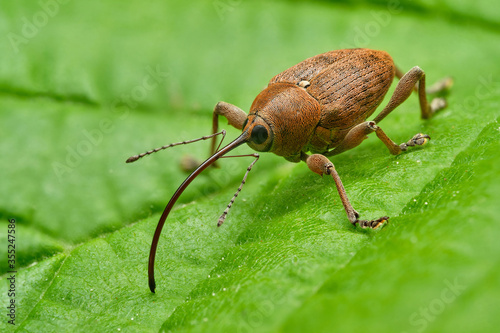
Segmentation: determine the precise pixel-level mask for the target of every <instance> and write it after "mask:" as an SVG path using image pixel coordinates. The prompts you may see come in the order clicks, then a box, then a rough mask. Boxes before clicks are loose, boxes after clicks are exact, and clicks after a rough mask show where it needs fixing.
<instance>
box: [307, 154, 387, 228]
mask: <svg viewBox="0 0 500 333" xmlns="http://www.w3.org/2000/svg"><path fill="white" fill-rule="evenodd" d="M302 160H303V161H305V162H306V163H307V166H308V167H309V169H311V171H313V172H315V173H317V174H318V175H320V176H323V175H331V176H332V178H333V180H334V181H335V185H336V186H337V191H338V192H339V195H340V200H341V201H342V205H344V209H345V212H346V213H347V218H348V219H349V221H350V222H351V223H352V224H353V225H354V226H355V225H356V224H357V223H359V225H360V226H361V227H362V228H372V229H376V228H378V227H379V226H381V225H382V224H383V223H384V222H386V221H387V220H388V219H389V217H388V216H383V217H381V218H379V219H376V220H371V221H367V220H359V213H358V212H357V211H356V210H355V209H354V208H353V207H352V205H351V203H350V202H349V199H348V198H347V193H346V191H345V189H344V185H343V184H342V181H341V180H340V176H339V174H338V173H337V170H335V167H334V166H333V163H332V162H330V160H329V159H328V158H326V157H325V156H323V155H320V154H313V155H307V154H305V153H303V154H302Z"/></svg>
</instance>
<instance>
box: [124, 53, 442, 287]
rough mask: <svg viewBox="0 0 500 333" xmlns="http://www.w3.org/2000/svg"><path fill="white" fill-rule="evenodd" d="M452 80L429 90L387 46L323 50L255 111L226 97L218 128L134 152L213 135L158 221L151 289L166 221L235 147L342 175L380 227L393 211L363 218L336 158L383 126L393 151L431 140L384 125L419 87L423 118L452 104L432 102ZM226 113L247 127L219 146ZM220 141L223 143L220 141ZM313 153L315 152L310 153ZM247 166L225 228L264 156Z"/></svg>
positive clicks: (265, 95) (282, 78)
mask: <svg viewBox="0 0 500 333" xmlns="http://www.w3.org/2000/svg"><path fill="white" fill-rule="evenodd" d="M394 77H397V78H398V79H399V82H398V84H397V86H396V88H395V90H394V93H393V95H392V96H391V98H390V100H389V102H388V104H387V105H386V106H385V107H384V109H383V110H382V111H381V112H380V113H379V114H378V115H377V116H376V117H375V118H374V119H373V120H370V121H367V120H366V119H367V118H368V117H370V116H371V115H372V114H373V113H374V111H375V109H376V108H377V107H378V106H379V104H380V103H381V102H382V100H383V99H384V96H385V95H386V93H387V91H388V90H389V87H390V85H391V83H392V81H393V79H394ZM451 85H452V80H451V79H450V78H445V79H443V80H440V81H438V82H437V83H436V84H435V85H433V86H432V87H431V88H430V89H428V90H427V92H426V89H425V73H424V71H423V70H422V69H420V68H419V67H418V66H416V67H413V68H412V69H411V70H410V71H408V72H407V73H406V74H404V75H403V72H401V71H400V70H399V69H398V68H397V67H396V66H395V65H394V62H393V60H392V58H391V57H390V56H389V54H387V53H386V52H384V51H375V50H369V49H345V50H338V51H331V52H327V53H323V54H320V55H317V56H314V57H311V58H309V59H306V60H304V61H302V62H300V63H299V64H297V65H295V66H293V67H291V68H289V69H287V70H285V71H284V72H282V73H280V74H278V75H276V76H275V77H274V78H272V79H271V81H270V82H269V84H268V86H267V87H266V88H265V89H264V90H262V91H261V92H260V93H259V95H257V97H256V98H255V100H254V101H253V103H252V106H251V107H250V112H249V114H248V115H247V114H246V113H245V112H244V111H243V110H241V109H240V108H238V107H236V106H234V105H231V104H228V103H225V102H219V103H217V105H216V106H215V109H214V112H213V134H212V135H208V136H204V137H202V138H199V139H195V140H190V141H184V142H179V143H174V144H170V145H167V146H163V147H160V148H157V149H153V150H150V151H148V152H146V153H143V154H140V155H135V156H132V157H130V158H129V159H128V160H127V162H128V163H129V162H133V161H136V160H138V159H139V158H141V157H143V156H146V155H149V154H151V153H153V152H156V151H158V150H161V149H165V148H169V147H172V146H175V145H180V144H187V143H191V142H195V141H200V140H207V139H211V140H212V144H211V156H210V157H209V158H208V159H207V160H206V161H205V162H203V163H202V164H201V165H199V166H198V167H197V168H196V169H195V170H194V171H193V172H192V173H191V174H190V175H189V176H188V177H187V178H186V180H185V181H184V182H183V183H182V184H181V185H180V186H179V188H178V189H177V191H176V192H175V193H174V195H173V196H172V198H171V199H170V201H169V203H168V204H167V206H166V207H165V210H164V211H163V214H162V215H161V218H160V220H159V222H158V226H157V228H156V231H155V234H154V236H153V241H152V244H151V250H150V255H149V266H148V274H149V288H150V289H151V291H152V292H155V287H156V284H155V279H154V262H155V255H156V248H157V245H158V240H159V237H160V233H161V230H162V228H163V225H164V223H165V220H166V218H167V216H168V214H169V213H170V211H171V209H172V207H173V206H174V204H175V202H176V201H177V199H178V198H179V196H180V195H181V193H182V192H183V191H184V189H185V188H186V187H187V186H188V185H189V184H190V183H191V181H192V180H193V179H194V178H195V177H196V176H198V175H199V174H200V173H201V172H202V171H203V170H205V169H206V168H207V167H209V166H210V165H213V164H214V163H215V162H216V161H217V160H218V159H219V158H222V157H229V156H224V155H225V154H227V153H228V152H229V151H231V150H232V149H234V148H236V147H238V146H240V145H241V144H243V143H247V144H248V145H249V146H250V147H251V148H253V149H254V150H256V151H258V152H272V153H274V154H276V155H279V156H283V157H284V158H285V159H287V160H288V161H290V162H300V161H304V162H306V164H307V166H308V167H309V169H310V170H311V171H313V172H315V173H317V174H319V175H321V176H323V175H330V176H331V177H332V178H333V180H334V181H335V184H336V187H337V191H338V193H339V195H340V199H341V201H342V204H343V206H344V209H345V211H346V213H347V218H348V219H349V221H350V222H351V223H352V224H353V225H356V224H359V225H360V226H361V227H363V228H366V227H369V228H377V227H379V226H380V225H382V224H383V223H384V222H386V221H387V220H388V219H389V217H387V216H383V217H380V218H378V219H374V220H359V213H358V212H357V211H356V210H355V209H354V208H353V207H352V205H351V203H350V202H349V199H348V198H347V193H346V191H345V189H344V186H343V185H342V181H341V180H340V176H339V174H338V173H337V171H336V170H335V167H334V165H333V163H332V162H331V161H330V160H329V159H328V157H329V156H333V155H337V154H340V153H342V152H345V151H346V150H349V149H352V148H354V147H356V146H358V145H359V144H360V143H361V142H362V141H363V140H364V139H366V138H367V135H368V134H370V133H372V132H375V134H376V135H377V137H378V138H379V139H380V140H381V141H382V142H383V143H384V144H385V145H386V146H387V148H388V149H389V151H390V153H391V154H394V155H397V154H399V153H401V152H402V151H405V150H407V149H408V147H411V146H416V145H423V144H425V143H426V142H427V141H428V140H429V139H430V137H429V136H428V135H426V134H422V133H418V134H415V135H414V136H413V137H412V138H411V139H410V140H409V141H408V142H406V143H402V144H399V145H398V144H396V143H394V141H392V140H391V139H390V138H389V137H388V136H387V135H386V134H385V132H384V131H383V130H382V128H381V127H379V126H378V124H379V123H380V122H381V121H382V120H383V119H384V118H385V117H386V116H387V115H388V114H389V113H391V112H392V111H393V110H394V109H395V108H396V107H397V106H399V105H400V104H401V103H402V102H404V101H405V100H406V99H407V98H408V97H409V96H410V95H411V93H412V91H415V92H416V93H417V94H418V98H419V103H420V113H421V117H422V118H423V119H428V118H430V117H432V115H433V114H434V113H436V112H437V111H439V110H441V109H443V108H445V107H446V100H445V99H444V98H443V97H436V98H434V99H433V100H432V101H431V102H430V103H429V102H428V101H427V94H433V93H438V92H441V91H444V90H447V89H449V88H450V87H451ZM219 116H224V117H225V118H227V120H228V122H229V125H231V126H233V127H235V128H237V129H239V130H242V134H241V135H240V136H239V137H238V138H236V139H235V140H234V141H232V142H231V143H229V144H228V145H226V146H224V147H223V148H221V149H219V148H220V147H217V144H216V143H217V141H216V139H217V138H216V136H217V135H219V134H222V135H223V136H224V135H225V131H221V132H218V118H219ZM219 146H220V144H219ZM309 152H310V153H312V154H308V153H309ZM240 156H254V157H255V160H254V161H253V162H252V163H251V164H250V166H249V167H248V168H247V171H246V173H245V176H244V177H243V181H242V182H241V185H240V186H239V188H238V190H237V192H236V194H235V195H234V197H233V198H232V199H231V201H230V203H229V204H228V206H227V207H226V210H225V211H224V213H223V214H222V215H221V217H220V218H219V221H218V224H217V225H218V226H220V225H221V224H222V223H223V222H224V219H225V217H226V215H227V213H228V210H229V208H230V207H231V205H232V204H233V202H234V200H235V198H236V197H237V195H238V193H239V192H240V191H241V188H242V186H243V184H244V183H245V180H246V177H247V175H248V172H249V171H250V169H251V168H252V166H253V165H254V164H255V162H256V161H257V159H258V157H259V155H258V154H256V153H255V154H248V155H240Z"/></svg>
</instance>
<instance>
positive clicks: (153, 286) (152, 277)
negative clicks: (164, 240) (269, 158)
mask: <svg viewBox="0 0 500 333" xmlns="http://www.w3.org/2000/svg"><path fill="white" fill-rule="evenodd" d="M249 138H250V133H248V131H245V132H243V133H242V134H241V135H240V136H239V137H237V138H236V139H235V140H234V141H232V142H231V143H229V144H228V145H227V146H225V147H224V148H222V149H221V150H219V151H217V152H215V153H214V154H213V155H212V156H210V157H209V158H208V159H207V160H206V161H205V162H203V163H202V164H201V165H200V166H199V167H198V168H197V169H196V170H194V171H193V172H192V173H191V174H190V175H189V176H188V177H187V178H186V180H184V182H183V183H182V184H181V185H180V186H179V188H177V191H175V193H174V195H173V196H172V198H170V201H169V202H168V204H167V206H166V207H165V210H163V214H161V217H160V220H159V221H158V225H157V226H156V230H155V233H154V236H153V241H152V242H151V249H150V251H149V265H148V278H149V289H150V290H151V292H153V293H154V292H155V289H156V283H155V257H156V248H157V247H158V240H159V239H160V234H161V230H162V229H163V225H164V224H165V221H166V220H167V217H168V214H169V213H170V211H171V210H172V208H173V206H174V205H175V202H176V201H177V199H178V198H179V196H180V195H181V194H182V192H184V190H185V189H186V187H188V185H189V184H190V183H191V182H192V181H193V179H195V178H196V177H197V176H198V175H199V174H200V173H201V172H202V171H203V170H205V169H206V168H207V167H209V166H210V165H211V164H213V163H214V162H215V161H217V160H218V159H219V158H220V157H222V156H223V155H225V154H227V153H228V152H229V151H231V150H233V149H234V148H236V147H238V146H239V145H241V144H243V143H245V142H248V140H249Z"/></svg>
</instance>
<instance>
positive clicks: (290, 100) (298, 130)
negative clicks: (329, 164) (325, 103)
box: [243, 83, 321, 161]
mask: <svg viewBox="0 0 500 333" xmlns="http://www.w3.org/2000/svg"><path fill="white" fill-rule="evenodd" d="M320 115H321V107H320V105H319V103H318V102H317V101H316V100H315V99H314V98H313V97H311V95H309V94H308V93H307V91H306V89H305V88H303V87H299V86H298V85H295V84H291V83H273V84H270V85H269V86H267V88H266V89H264V90H263V91H262V92H261V93H260V94H259V95H258V96H257V97H256V98H255V100H254V102H253V104H252V107H251V108H250V113H249V115H248V118H247V120H246V122H245V124H244V125H243V131H244V132H245V131H247V132H248V133H249V135H250V136H249V139H248V140H249V141H248V145H249V146H250V147H251V148H253V149H255V150H257V151H262V152H265V151H269V152H273V153H275V154H276V155H279V156H283V157H285V158H287V159H289V160H293V161H298V160H299V159H300V152H301V151H302V148H304V146H306V145H307V143H308V142H309V140H310V138H311V135H312V134H313V132H314V129H315V128H316V126H317V125H318V123H319V120H320Z"/></svg>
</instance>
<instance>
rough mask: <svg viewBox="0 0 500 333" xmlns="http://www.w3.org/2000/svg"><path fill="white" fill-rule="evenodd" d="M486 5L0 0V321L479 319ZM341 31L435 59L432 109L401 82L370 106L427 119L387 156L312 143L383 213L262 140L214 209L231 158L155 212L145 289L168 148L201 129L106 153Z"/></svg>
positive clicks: (367, 148) (378, 324)
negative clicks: (383, 220)
mask: <svg viewBox="0 0 500 333" xmlns="http://www.w3.org/2000/svg"><path fill="white" fill-rule="evenodd" d="M499 12H500V5H499V4H497V3H496V2H494V1H476V2H466V1H461V2H457V1H447V0H442V1H437V2H432V1H425V0H413V1H398V0H394V1H371V2H368V1H284V0H283V1H251V2H250V1H246V2H245V1H241V0H207V1H201V0H200V1H189V2H180V1H178V2H174V1H149V2H147V3H144V2H139V1H134V0H128V1H107V2H102V1H95V0H94V1H87V2H82V1H71V0H64V1H63V0H59V1H58V0H41V1H16V2H14V1H2V2H1V3H0V36H1V37H0V40H1V42H0V59H1V60H0V156H1V158H0V217H1V222H0V258H4V259H2V260H1V261H0V269H1V272H2V274H4V275H3V276H2V278H1V281H0V287H1V289H0V292H1V294H2V304H7V302H8V301H9V297H8V295H7V290H8V281H7V279H6V277H8V275H7V274H6V272H7V271H8V270H9V269H8V266H7V260H6V259H5V258H6V256H7V253H6V252H7V245H8V242H7V229H8V228H7V220H8V219H11V218H15V219H16V221H17V222H16V224H17V226H16V264H17V266H16V267H17V269H18V273H17V284H16V287H17V293H16V302H17V304H18V307H17V313H16V326H15V327H12V325H9V324H8V323H7V321H6V320H5V317H6V316H5V315H3V314H2V317H3V319H2V322H1V323H0V328H1V329H2V331H4V330H9V331H10V330H12V331H13V330H15V329H16V328H17V329H18V330H19V331H23V332H24V331H28V332H31V331H33V332H37V331H47V332H48V331H54V332H64V331H72V332H74V331H96V332H99V331H122V332H123V331H130V332H135V331H158V330H160V329H164V330H167V331H168V330H172V331H200V332H202V331H210V332H213V331H220V332H226V331H227V332H235V331H236V332H278V331H282V332H291V331H297V332H299V331H300V332H304V331H310V332H321V331H324V332H332V331H341V332H361V331H375V332H379V331H380V332H424V331H425V332H472V331H476V332H495V331H496V328H497V327H498V326H499V324H500V323H499V319H498V316H496V311H497V309H498V306H499V304H498V299H499V297H500V289H499V288H498V281H499V273H498V270H496V269H495V267H496V266H497V264H498V261H499V259H498V258H499V257H498V254H499V252H500V246H499V245H498V242H497V241H496V240H497V239H498V236H500V235H499V232H498V216H499V214H498V213H499V209H498V207H497V203H498V202H499V196H500V194H499V193H500V186H499V182H498V179H499V177H498V176H499V171H498V165H499V164H498V163H500V157H499V154H498V144H499V138H500V133H499V130H500V125H499V124H498V117H499V116H500V112H499V110H500V97H499V96H500V69H499V67H498V55H499V54H500V17H499V16H498V13H499ZM350 47H369V48H374V49H380V50H385V51H387V52H389V53H390V54H391V55H392V57H393V58H394V60H395V62H396V64H397V65H398V66H399V67H400V68H402V69H403V71H406V70H408V69H410V68H411V67H413V66H415V65H418V66H420V67H421V68H422V69H424V71H426V74H427V82H428V83H432V82H434V81H436V80H438V79H440V78H442V77H445V76H449V75H451V76H452V77H453V78H454V80H455V85H454V87H453V90H452V93H451V95H450V96H449V98H448V101H449V107H448V109H446V110H444V111H443V112H441V113H440V114H438V115H437V116H436V117H435V118H433V119H431V120H429V121H425V122H424V121H421V120H420V119H419V112H418V103H417V98H416V97H415V96H411V97H410V98H409V99H408V101H407V102H405V103H404V104H403V105H402V106H401V107H399V108H398V109H397V111H395V112H394V113H393V114H391V115H390V117H388V118H387V119H384V122H383V128H384V130H385V131H386V133H388V135H389V136H390V137H391V138H393V139H394V140H396V141H397V142H403V141H406V140H408V139H409V138H410V137H412V136H413V134H415V133H417V132H425V133H427V134H429V135H430V136H431V137H432V141H431V142H430V144H429V145H427V146H426V147H425V148H424V149H415V150H413V151H411V152H408V153H407V154H402V155H400V156H397V157H394V156H391V155H390V154H388V152H387V149H386V148H385V147H384V146H383V144H381V142H379V141H378V140H377V139H376V138H375V136H374V137H373V138H370V139H369V140H367V141H365V142H364V143H363V144H362V145H361V146H360V147H358V148H356V149H354V150H352V151H349V152H347V153H345V154H342V155H340V156H337V157H335V158H334V159H333V162H334V163H335V164H336V168H337V170H338V171H339V173H340V175H341V177H342V179H343V181H344V185H345V186H346V190H347V192H348V194H349V197H350V199H351V201H352V202H353V204H354V206H355V208H356V209H357V210H358V211H359V212H360V213H361V214H362V217H364V218H377V217H379V216H382V215H386V214H387V215H389V216H391V222H390V223H389V224H388V225H387V226H386V227H385V228H384V229H382V230H381V231H377V232H371V231H366V230H359V229H356V228H353V227H352V226H350V225H349V223H348V221H347V219H346V218H345V213H344V212H343V209H342V206H341V203H340V200H339V199H338V195H337V193H336V191H335V190H334V184H333V183H332V181H331V180H329V179H320V178H319V177H317V176H316V175H314V174H312V173H311V172H310V171H309V170H308V169H307V167H306V166H305V165H304V164H291V163H288V162H286V161H285V160H283V159H281V158H278V157H276V156H273V155H270V154H262V157H261V158H260V160H259V162H258V163H257V164H256V166H255V167H254V168H253V169H252V172H251V173H250V175H249V178H248V181H247V185H245V187H244V189H243V191H242V194H241V196H240V197H239V198H238V201H237V202H236V203H235V205H234V207H233V209H232V210H231V212H230V214H229V217H228V219H227V220H226V222H225V224H224V226H223V227H221V228H220V229H217V228H216V227H215V225H216V221H217V218H218V216H219V215H220V214H221V212H222V211H223V209H224V207H225V205H226V204H227V202H228V201H229V200H230V198H231V196H232V194H233V193H234V191H235V190H236V188H237V186H238V184H239V182H240V181H241V177H242V176H243V174H244V172H245V169H246V167H247V165H248V164H249V163H250V160H246V159H233V160H224V161H223V163H221V164H222V167H223V169H222V170H210V171H209V172H207V173H206V174H205V175H203V176H200V177H199V178H198V179H197V180H196V181H195V182H194V183H193V184H192V185H191V187H190V188H189V189H188V190H187V191H186V193H185V194H183V196H182V197H181V199H180V201H179V204H178V205H177V207H176V209H175V210H174V212H173V213H172V216H171V217H169V220H168V221H167V225H166V226H165V230H164V233H163V236H162V238H161V240H160V245H159V250H158V256H157V266H156V267H157V288H158V289H157V293H156V294H155V295H152V294H150V292H149V291H148V288H147V281H146V280H147V278H146V277H147V272H146V263H147V255H148V251H149V245H150V240H151V237H152V234H153V231H154V228H155V226H156V223H157V221H158V218H159V214H160V213H161V211H162V210H163V208H164V205H165V204H166V202H167V201H168V199H169V198H170V196H171V195H172V193H173V191H174V190H175V189H176V188H177V186H178V185H179V184H180V183H181V181H182V180H183V178H184V177H185V174H184V173H183V172H182V171H181V169H180V167H179V162H180V160H181V158H182V156H184V155H185V154H187V153H190V154H194V155H196V156H199V157H205V156H206V155H207V154H208V144H207V143H198V144H193V145H190V146H181V147H177V148H175V149H172V150H170V151H168V152H163V153H161V154H158V155H156V156H153V157H148V158H146V159H144V160H142V161H140V162H136V163H135V164H132V165H126V164H125V163H124V161H125V160H126V158H127V157H129V156H131V155H134V154H136V153H140V152H143V151H145V150H148V149H150V148H154V147H157V146H161V145H163V144H167V143H171V142H176V141H182V140H187V139H193V138H197V137H200V136H203V135H207V134H210V131H211V117H212V114H211V113H212V109H213V107H214V105H215V104H216V103H217V102H218V101H220V100H224V101H226V102H229V103H232V104H235V105H238V106H240V107H241V108H242V109H244V110H247V111H248V109H249V107H250V105H251V103H252V101H253V99H254V98H255V96H256V95H257V94H258V93H259V92H260V91H261V90H262V88H263V87H265V85H266V84H267V82H268V81H269V80H270V79H271V78H272V77H273V76H274V75H276V74H278V73H279V72H281V71H283V70H285V69H287V68H289V67H291V66H292V65H294V64H296V63H298V62H300V61H302V60H304V59H305V58H308V57H311V56H314V55H316V54H319V53H323V52H326V51H329V50H334V49H341V48H350ZM393 88H394V87H393ZM393 88H392V89H391V91H390V93H391V92H392V91H393ZM390 93H389V94H390ZM386 101H387V100H386ZM384 103H386V102H384ZM222 127H223V128H225V129H227V130H228V136H229V138H233V137H236V135H237V134H238V131H237V130H235V129H233V128H230V127H229V126H226V125H225V121H223V123H222ZM238 152H241V153H248V152H250V149H249V148H248V147H240V148H238ZM2 307H3V308H4V309H5V307H4V306H2ZM4 312H5V311H4Z"/></svg>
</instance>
